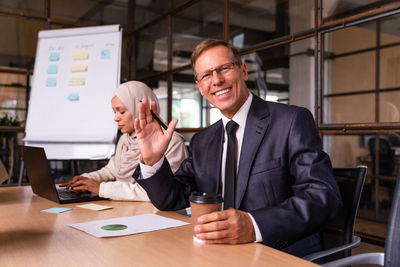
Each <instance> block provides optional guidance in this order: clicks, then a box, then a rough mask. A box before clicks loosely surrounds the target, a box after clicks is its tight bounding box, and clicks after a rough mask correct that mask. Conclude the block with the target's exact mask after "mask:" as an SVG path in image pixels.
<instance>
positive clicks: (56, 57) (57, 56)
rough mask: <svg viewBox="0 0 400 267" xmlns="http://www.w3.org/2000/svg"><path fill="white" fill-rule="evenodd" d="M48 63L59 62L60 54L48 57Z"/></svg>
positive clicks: (52, 54)
mask: <svg viewBox="0 0 400 267" xmlns="http://www.w3.org/2000/svg"><path fill="white" fill-rule="evenodd" d="M49 60H50V61H59V60H60V53H59V52H54V53H51V54H50V56H49Z"/></svg>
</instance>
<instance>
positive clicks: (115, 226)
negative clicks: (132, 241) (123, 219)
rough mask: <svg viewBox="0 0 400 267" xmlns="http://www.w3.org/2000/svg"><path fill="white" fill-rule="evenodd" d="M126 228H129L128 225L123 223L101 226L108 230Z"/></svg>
mask: <svg viewBox="0 0 400 267" xmlns="http://www.w3.org/2000/svg"><path fill="white" fill-rule="evenodd" d="M126 228H128V226H126V225H123V224H109V225H104V226H102V227H101V229H103V230H107V231H120V230H125V229H126Z"/></svg>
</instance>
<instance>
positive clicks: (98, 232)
mask: <svg viewBox="0 0 400 267" xmlns="http://www.w3.org/2000/svg"><path fill="white" fill-rule="evenodd" d="M187 224H190V223H187V222H183V221H179V220H175V219H170V218H167V217H163V216H160V215H156V214H142V215H137V216H127V217H118V218H113V219H107V220H98V221H89V222H83V223H73V224H69V226H72V227H74V228H76V229H79V230H81V231H84V232H86V233H88V234H91V235H93V236H95V237H112V236H124V235H132V234H139V233H144V232H151V231H157V230H162V229H167V228H173V227H178V226H183V225H187ZM110 225H123V226H127V227H126V229H122V230H104V229H102V227H103V228H104V226H110Z"/></svg>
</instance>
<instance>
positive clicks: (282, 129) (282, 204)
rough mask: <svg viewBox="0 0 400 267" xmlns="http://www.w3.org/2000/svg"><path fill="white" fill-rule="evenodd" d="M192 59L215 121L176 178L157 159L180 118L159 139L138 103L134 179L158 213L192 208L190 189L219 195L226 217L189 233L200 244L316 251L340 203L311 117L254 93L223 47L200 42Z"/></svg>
mask: <svg viewBox="0 0 400 267" xmlns="http://www.w3.org/2000/svg"><path fill="white" fill-rule="evenodd" d="M191 62H192V66H193V71H194V74H195V81H196V84H197V86H198V88H199V90H200V92H201V94H202V95H203V96H205V97H206V98H207V100H208V101H209V102H210V103H211V104H212V105H214V106H215V107H216V108H218V109H219V110H220V112H221V114H222V119H221V120H219V121H218V122H216V123H214V124H213V125H211V126H209V127H207V128H205V129H203V130H202V131H200V132H199V133H197V134H196V135H195V136H193V138H192V140H191V142H190V155H189V157H188V158H187V159H186V160H184V161H183V162H182V164H181V166H180V168H179V170H178V171H177V172H176V173H175V174H173V173H172V171H171V170H170V167H169V164H168V161H167V160H166V159H165V157H164V156H163V155H164V151H165V148H166V147H167V145H168V142H169V140H170V138H171V135H172V132H173V130H174V128H175V126H176V123H177V121H176V120H173V121H171V123H170V124H169V127H168V130H167V131H166V132H163V131H162V130H161V129H160V126H159V125H158V124H157V122H155V121H154V120H153V119H152V116H151V114H150V108H149V105H148V102H147V101H145V100H144V101H143V103H142V104H140V105H139V118H138V119H136V120H135V129H136V133H137V138H138V144H139V148H140V151H141V154H142V162H141V164H140V166H139V167H138V168H137V169H136V171H135V173H134V175H133V176H134V178H135V179H136V180H137V182H138V183H139V184H140V185H141V186H142V187H143V188H144V189H145V190H146V192H147V194H148V196H149V198H150V200H151V201H152V202H153V204H154V205H155V206H156V207H157V208H159V209H161V210H177V209H181V208H184V207H187V206H189V202H188V198H189V195H190V193H191V192H194V191H200V192H214V193H217V192H220V193H222V194H223V196H224V210H223V211H220V212H213V213H210V214H206V215H203V216H201V217H200V218H199V219H198V223H199V225H197V226H196V228H195V232H196V237H197V238H198V239H201V240H204V241H205V242H206V243H230V244H237V243H248V242H254V241H256V242H263V243H264V244H266V245H268V246H271V247H274V248H278V249H282V250H284V251H286V252H288V253H291V254H294V255H297V256H303V255H306V254H309V253H312V252H314V251H317V250H319V249H320V239H319V235H318V233H317V232H318V230H319V229H321V227H322V226H323V225H324V224H326V223H327V222H328V221H330V220H331V219H333V218H334V217H335V216H336V214H337V212H338V211H339V209H340V207H341V199H340V193H339V190H338V187H337V184H336V182H335V180H334V178H333V174H332V167H331V162H330V160H329V157H328V155H327V154H325V153H324V152H323V151H322V147H321V141H320V139H319V136H318V134H317V132H316V129H315V126H314V120H313V117H312V115H311V113H310V112H309V111H308V110H307V109H305V108H301V107H296V106H290V105H284V104H278V103H272V102H267V101H264V100H262V99H260V98H259V97H257V96H255V95H252V94H251V93H250V92H249V90H248V89H247V86H246V82H245V81H246V80H247V78H248V74H247V67H246V64H245V63H242V61H241V58H240V54H239V52H238V50H237V49H235V48H234V47H233V46H231V45H230V44H228V43H226V42H224V41H219V40H205V41H203V42H201V43H200V44H199V45H198V46H197V47H196V48H195V50H194V52H193V54H192V58H191ZM151 108H152V109H154V108H155V106H154V104H153V103H152V105H151Z"/></svg>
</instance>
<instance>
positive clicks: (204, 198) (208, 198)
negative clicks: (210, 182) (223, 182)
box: [189, 192, 223, 237]
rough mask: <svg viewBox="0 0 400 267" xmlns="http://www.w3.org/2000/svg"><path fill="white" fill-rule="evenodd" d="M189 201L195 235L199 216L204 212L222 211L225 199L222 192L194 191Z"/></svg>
mask: <svg viewBox="0 0 400 267" xmlns="http://www.w3.org/2000/svg"><path fill="white" fill-rule="evenodd" d="M189 201H190V209H191V213H192V225H193V236H194V237H195V236H196V234H195V232H194V227H195V226H196V225H197V218H199V217H200V216H201V215H204V214H208V213H211V212H214V211H220V210H221V208H222V202H223V199H222V196H221V194H216V193H202V192H193V193H192V194H191V195H190V197H189Z"/></svg>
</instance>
